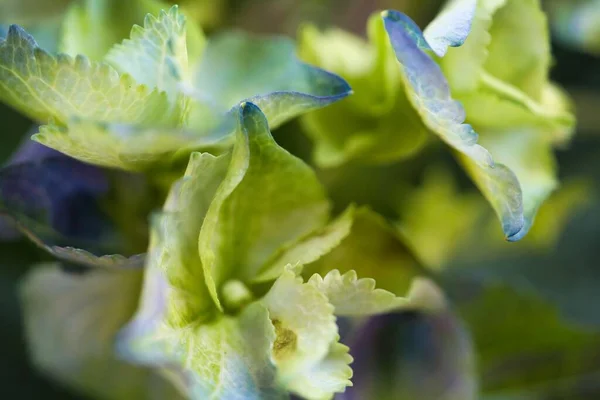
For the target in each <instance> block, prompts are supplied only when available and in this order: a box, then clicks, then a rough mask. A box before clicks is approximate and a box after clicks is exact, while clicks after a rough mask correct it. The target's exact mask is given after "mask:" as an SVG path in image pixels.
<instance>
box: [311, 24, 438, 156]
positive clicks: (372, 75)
mask: <svg viewBox="0 0 600 400" xmlns="http://www.w3.org/2000/svg"><path fill="white" fill-rule="evenodd" d="M368 34H369V42H368V43H367V42H366V41H364V40H363V39H362V38H360V37H355V36H353V35H351V34H349V33H345V32H343V31H340V30H328V31H325V32H319V31H318V30H317V29H315V28H314V27H311V26H309V27H307V28H305V29H304V30H303V31H301V39H300V54H301V56H302V57H303V59H305V60H307V61H308V62H312V63H315V64H317V65H320V66H322V67H323V68H327V69H331V70H332V71H334V72H336V73H339V74H340V75H341V76H342V77H344V78H345V79H347V80H348V81H349V82H350V84H351V85H352V87H353V88H354V91H355V93H356V94H355V95H354V96H352V97H350V98H348V99H347V100H345V101H344V102H340V103H338V104H334V105H333V106H331V107H328V108H327V109H324V110H319V111H316V112H314V113H310V114H308V115H306V116H305V117H303V120H302V121H303V123H304V126H305V128H306V130H307V133H308V134H309V135H310V137H311V138H312V139H313V141H314V142H315V144H316V148H315V153H314V157H315V162H316V163H317V164H318V165H319V166H322V167H334V166H338V165H340V164H343V163H346V162H348V161H350V160H357V161H360V162H361V163H370V164H381V163H389V162H392V161H396V160H398V159H402V158H406V157H408V156H411V155H414V154H415V153H416V152H417V151H418V150H420V149H421V148H422V147H423V146H424V144H425V142H426V140H427V129H426V128H425V126H424V125H423V124H422V122H421V120H420V118H419V116H418V114H417V113H416V112H415V111H414V110H413V109H412V108H411V107H410V104H409V100H408V98H407V96H406V93H405V92H404V91H403V90H402V87H401V77H400V73H399V71H398V68H397V65H396V60H395V56H394V53H393V50H392V48H391V47H390V45H389V42H388V40H387V34H386V32H385V29H384V27H383V23H382V21H381V18H378V17H377V16H374V17H372V18H371V19H370V20H369V25H368ZM398 118H402V120H403V121H404V122H403V124H401V125H399V124H398V123H397V121H398Z"/></svg>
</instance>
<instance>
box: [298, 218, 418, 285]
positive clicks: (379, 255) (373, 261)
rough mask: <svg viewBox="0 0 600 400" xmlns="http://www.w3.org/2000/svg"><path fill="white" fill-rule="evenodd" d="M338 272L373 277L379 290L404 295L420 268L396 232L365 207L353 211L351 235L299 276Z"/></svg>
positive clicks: (306, 276)
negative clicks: (352, 271) (351, 272)
mask: <svg viewBox="0 0 600 400" xmlns="http://www.w3.org/2000/svg"><path fill="white" fill-rule="evenodd" d="M333 269H338V270H339V271H340V273H342V274H344V273H346V272H348V271H351V270H354V271H356V273H357V274H358V275H359V276H368V277H370V278H373V279H374V280H375V281H376V282H377V284H378V285H379V287H380V288H382V289H384V290H387V291H389V292H392V293H394V294H395V295H397V296H404V295H405V294H406V292H407V290H408V289H409V287H410V285H411V282H412V280H413V278H414V277H415V276H417V275H419V274H420V273H421V272H422V271H421V267H420V266H419V263H418V262H417V261H416V260H415V259H414V257H413V255H412V252H411V251H409V249H408V248H407V247H406V245H405V244H404V242H403V240H401V238H400V236H399V234H398V232H397V231H396V229H395V228H394V227H392V226H390V225H389V224H388V223H387V222H386V221H385V219H384V218H383V217H381V216H380V215H378V214H376V213H375V212H373V211H371V210H369V209H367V208H359V209H358V210H356V213H355V217H354V220H353V222H352V227H351V230H350V234H349V235H347V236H346V237H345V238H344V239H343V240H342V241H341V243H340V244H339V245H338V246H337V247H335V248H334V249H333V250H332V251H331V252H329V253H327V254H325V255H323V256H322V257H320V258H319V259H318V260H316V261H315V262H313V263H310V264H307V265H305V267H304V270H303V272H302V275H303V276H304V277H305V278H306V279H308V278H310V277H311V276H312V275H313V274H319V275H321V276H324V275H326V274H327V273H328V272H329V271H331V270H333Z"/></svg>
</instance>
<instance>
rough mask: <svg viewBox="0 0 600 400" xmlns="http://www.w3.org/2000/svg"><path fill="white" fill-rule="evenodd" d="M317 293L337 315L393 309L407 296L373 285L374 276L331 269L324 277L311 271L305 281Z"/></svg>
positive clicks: (365, 314) (383, 311)
mask: <svg viewBox="0 0 600 400" xmlns="http://www.w3.org/2000/svg"><path fill="white" fill-rule="evenodd" d="M308 284H309V285H313V286H314V287H316V288H317V290H319V291H320V292H321V293H323V294H325V296H327V299H328V300H329V302H330V303H331V304H332V305H333V307H334V308H335V310H334V313H335V315H338V316H343V317H349V316H355V317H356V316H368V315H373V314H381V313H385V312H388V311H392V310H396V309H399V308H401V307H402V306H404V305H406V304H407V302H408V301H407V299H405V298H402V297H396V295H395V294H393V293H391V292H388V291H386V290H383V289H375V284H376V283H375V280H374V279H371V278H363V279H358V278H357V276H356V272H355V271H348V272H346V273H345V274H344V275H341V274H340V271H338V270H337V269H334V270H332V271H330V272H329V273H328V274H327V275H325V277H324V278H322V277H321V276H320V275H318V274H315V275H313V276H312V277H311V278H310V279H309V281H308Z"/></svg>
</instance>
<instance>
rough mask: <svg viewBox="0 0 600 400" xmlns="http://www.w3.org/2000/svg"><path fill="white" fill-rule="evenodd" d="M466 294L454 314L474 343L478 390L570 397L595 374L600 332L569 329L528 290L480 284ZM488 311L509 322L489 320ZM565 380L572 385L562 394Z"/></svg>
mask: <svg viewBox="0 0 600 400" xmlns="http://www.w3.org/2000/svg"><path fill="white" fill-rule="evenodd" d="M462 289H463V291H464V286H462ZM471 292H472V293H474V294H475V295H474V296H470V297H469V298H466V299H463V300H462V301H461V302H460V303H459V311H460V313H461V315H462V316H463V318H464V319H465V321H466V323H467V326H468V328H469V329H470V330H471V333H472V335H473V340H474V343H475V344H476V350H477V353H478V359H479V362H478V364H479V370H480V371H481V372H480V374H481V376H482V377H483V379H482V382H481V389H482V392H483V393H485V394H489V395H492V394H502V393H511V392H514V391H521V392H522V393H529V394H530V395H533V394H535V393H537V394H539V396H540V398H546V397H548V396H551V395H554V394H559V393H564V396H561V398H576V396H574V393H576V390H577V385H576V381H577V380H578V379H580V378H583V379H585V376H586V375H587V374H589V373H590V372H596V371H597V370H598V366H599V365H598V361H597V359H595V356H594V353H595V352H596V350H595V349H597V348H598V345H599V344H600V333H599V332H597V331H594V330H589V329H583V328H581V327H577V326H573V325H569V324H568V323H566V322H565V321H564V320H562V319H561V318H560V317H559V315H558V313H557V312H556V310H555V309H554V308H553V307H552V306H551V305H549V304H547V303H545V302H543V301H542V300H541V299H540V298H538V297H537V296H535V295H533V294H532V293H531V292H529V291H520V292H519V291H515V290H512V289H511V288H509V287H507V286H503V285H500V284H484V285H480V286H479V289H478V290H476V291H471ZM490 310H495V313H496V314H497V315H510V318H511V323H506V320H505V319H503V318H490ZM557 365H560V366H561V368H556V366H557ZM569 381H571V382H573V383H575V384H574V385H570V386H571V390H572V391H571V392H569V391H563V390H564V389H565V388H568V387H569V385H568V382H569ZM565 384H567V385H565ZM569 393H570V394H569ZM544 394H545V395H546V396H543V395H544ZM527 398H537V397H527Z"/></svg>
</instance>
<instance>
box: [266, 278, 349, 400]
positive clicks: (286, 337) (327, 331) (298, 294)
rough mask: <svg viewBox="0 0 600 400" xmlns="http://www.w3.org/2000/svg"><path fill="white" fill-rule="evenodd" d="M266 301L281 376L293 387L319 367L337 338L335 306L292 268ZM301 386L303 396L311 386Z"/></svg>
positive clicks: (274, 351) (287, 386)
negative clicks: (297, 379) (297, 380)
mask: <svg viewBox="0 0 600 400" xmlns="http://www.w3.org/2000/svg"><path fill="white" fill-rule="evenodd" d="M262 303H263V304H264V305H265V307H266V308H267V309H268V310H269V316H270V318H271V320H272V321H273V325H274V326H275V332H276V334H277V338H276V340H275V343H274V345H273V359H274V361H275V364H276V365H277V375H278V380H279V381H280V382H281V383H282V384H283V385H284V386H285V387H286V388H288V389H289V388H290V387H289V385H290V384H292V385H293V383H292V382H294V381H295V379H296V376H298V375H300V374H303V373H305V372H306V371H308V370H311V369H313V368H315V367H316V366H317V365H318V364H319V363H320V362H322V360H324V359H325V358H326V356H327V354H328V353H329V348H330V346H331V345H332V343H335V342H336V341H337V339H338V328H337V325H336V323H335V317H334V315H333V310H334V307H333V306H332V305H331V304H329V302H328V300H327V297H326V296H325V295H324V294H323V293H321V292H320V291H319V290H318V289H317V288H316V287H315V286H313V285H310V284H306V283H304V282H303V280H302V278H301V277H298V276H296V274H295V273H294V271H292V269H290V268H287V269H286V270H285V271H284V272H283V273H282V275H281V276H280V277H279V278H278V279H277V280H276V281H275V283H274V284H273V286H272V287H271V289H270V290H269V292H268V293H267V294H266V296H265V297H264V298H263V299H262ZM297 389H299V390H300V391H299V392H298V394H300V395H303V396H304V395H305V391H306V390H308V388H306V389H303V388H297ZM306 394H309V395H310V392H309V391H307V392H306Z"/></svg>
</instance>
